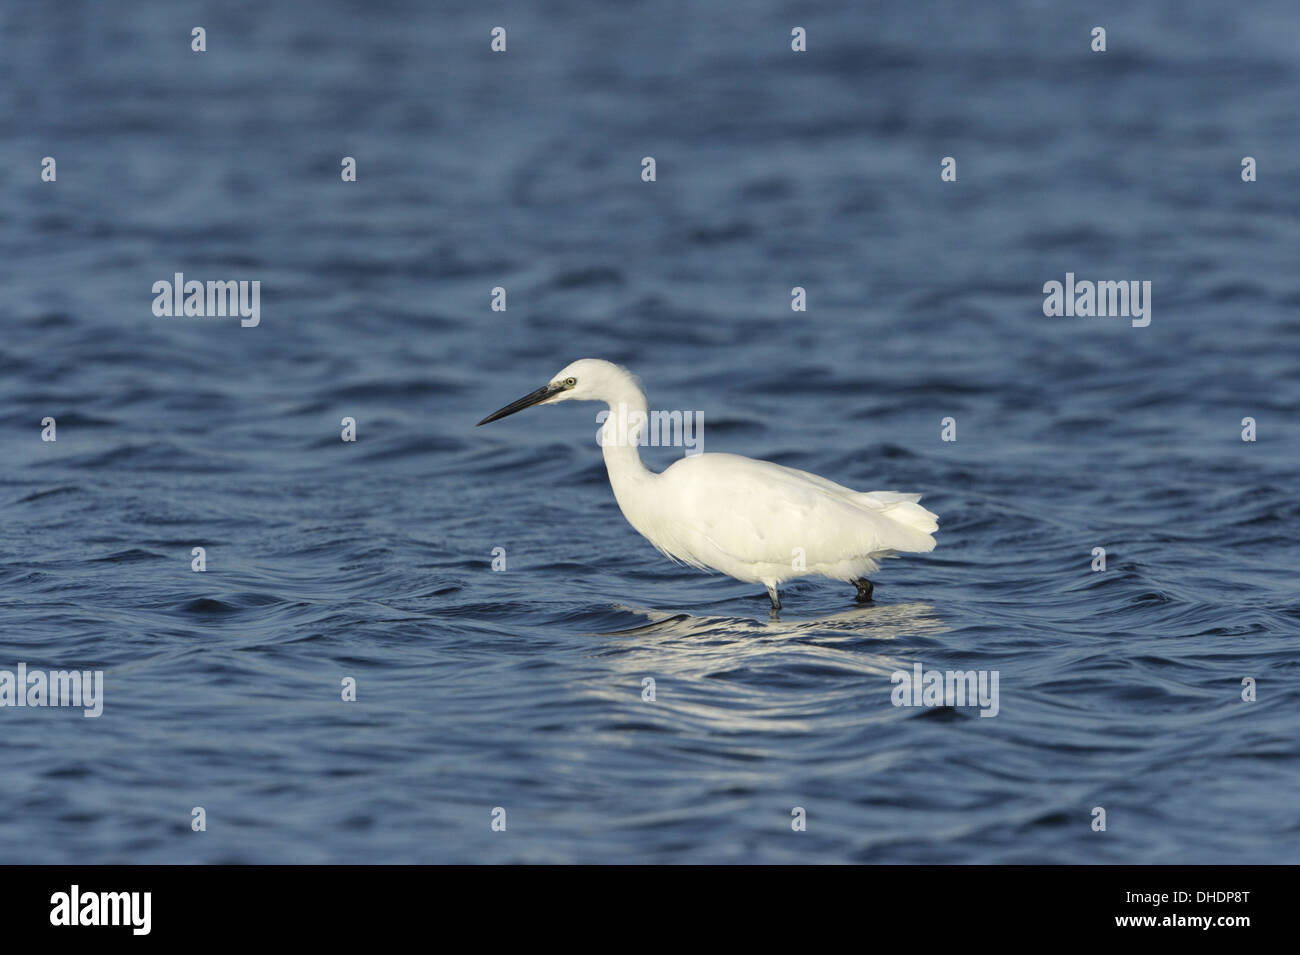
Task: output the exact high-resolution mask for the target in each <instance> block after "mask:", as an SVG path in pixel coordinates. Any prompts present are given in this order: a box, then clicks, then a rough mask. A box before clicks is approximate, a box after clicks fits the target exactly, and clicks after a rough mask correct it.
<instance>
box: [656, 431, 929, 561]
mask: <svg viewBox="0 0 1300 955" xmlns="http://www.w3.org/2000/svg"><path fill="white" fill-rule="evenodd" d="M692 460H694V461H695V462H697V463H693V464H692V463H689V462H691V461H692ZM683 465H685V466H683ZM664 477H665V478H667V479H668V480H667V481H666V482H665V491H666V497H667V498H668V499H669V500H670V502H671V503H669V501H664V502H661V503H664V504H666V505H667V506H665V507H664V508H663V509H662V510H661V512H660V513H661V514H662V515H663V517H662V531H661V533H662V535H663V537H664V538H665V541H666V543H668V545H669V546H668V547H666V548H663V549H665V551H666V552H669V553H672V554H673V556H676V557H677V558H678V559H681V560H685V561H686V562H687V563H692V564H696V565H697V566H698V565H701V564H703V565H708V566H715V565H716V560H710V559H709V557H710V554H709V551H710V550H716V551H717V552H720V553H721V554H724V555H727V556H728V557H730V558H731V559H733V560H735V561H738V562H741V563H770V564H776V565H782V566H787V565H789V564H790V563H791V561H792V560H793V559H794V556H795V554H796V550H795V549H796V548H799V549H801V552H802V554H803V555H804V558H805V559H806V561H807V563H808V564H809V565H814V564H818V563H823V562H835V561H840V560H843V559H845V558H846V557H849V556H856V555H861V556H867V555H871V554H882V553H887V552H890V551H893V550H906V549H912V548H910V547H907V546H906V544H908V543H917V542H918V541H916V540H908V539H906V538H908V535H907V534H906V533H904V534H901V535H900V534H899V533H897V531H898V530H900V528H898V526H897V524H896V523H895V522H894V521H893V520H892V519H891V518H890V517H889V516H888V514H887V513H886V511H887V509H888V506H889V504H890V503H892V502H885V501H879V502H872V503H868V502H866V501H859V500H858V498H860V497H862V496H863V495H861V494H860V493H859V492H856V491H852V490H850V489H849V488H845V487H842V486H841V485H838V484H835V483H834V482H832V481H828V480H826V479H825V478H820V477H818V476H817V475H813V474H807V473H806V472H803V471H797V470H795V469H793V468H786V467H782V466H781V465H778V464H772V463H770V462H767V461H755V460H752V459H750V458H743V457H739V456H738V455H728V454H706V455H698V456H696V458H695V459H692V458H684V459H682V461H679V462H677V463H675V464H674V465H673V466H672V467H670V468H669V469H668V470H667V471H665V472H664ZM886 493H890V492H886ZM898 496H899V497H900V498H902V497H910V496H906V495H898ZM912 506H916V507H919V505H912ZM927 513H928V512H927ZM930 546H931V547H932V546H933V544H930ZM926 549H928V548H926Z"/></svg>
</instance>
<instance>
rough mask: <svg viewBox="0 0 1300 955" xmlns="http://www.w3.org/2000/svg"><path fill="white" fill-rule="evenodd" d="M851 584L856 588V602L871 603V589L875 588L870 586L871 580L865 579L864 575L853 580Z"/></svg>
mask: <svg viewBox="0 0 1300 955" xmlns="http://www.w3.org/2000/svg"><path fill="white" fill-rule="evenodd" d="M853 586H854V587H857V588H858V603H860V604H869V603H871V591H873V590H875V589H876V588H875V587H873V586H872V584H871V581H869V580H867V578H865V577H859V578H858V579H857V580H855V581H853Z"/></svg>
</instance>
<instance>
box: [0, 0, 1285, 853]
mask: <svg viewBox="0 0 1300 955" xmlns="http://www.w3.org/2000/svg"><path fill="white" fill-rule="evenodd" d="M1134 6H1135V5H1133V4H1130V3H1126V2H1101V3H1095V4H1090V5H1089V7H1090V9H1089V10H1087V12H1083V10H1082V9H1081V8H1079V7H1078V5H1077V4H1071V3H1047V2H1027V0H1025V2H1012V3H1002V4H996V5H995V4H979V5H972V4H968V3H959V2H940V0H907V2H905V3H897V4H862V3H857V2H844V3H818V4H816V5H805V4H801V3H794V2H777V0H755V2H747V3H745V4H738V3H737V4H732V3H710V4H701V3H685V2H681V3H655V4H651V3H648V2H643V3H619V4H596V3H589V4H588V3H578V2H540V3H539V2H523V0H519V2H513V3H496V4H491V5H482V4H464V5H455V6H453V5H450V4H436V3H425V2H414V0H413V2H409V3H386V4H378V5H376V4H370V3H362V2H355V3H351V2H343V0H331V2H328V3H314V4H310V5H307V4H301V5H299V4H284V5H268V4H262V3H243V4H238V3H236V4H203V3H186V2H180V3H176V2H171V0H166V2H163V0H157V2H147V3H134V4H129V5H116V4H113V5H100V4H95V3H84V4H83V3H68V4H62V3H61V4H36V5H21V4H10V5H6V6H5V7H4V8H3V12H2V13H0V44H2V48H0V161H2V163H3V168H4V170H5V171H6V172H5V175H4V181H3V187H2V188H0V226H2V227H0V243H3V248H2V249H0V253H2V254H0V287H2V288H3V307H4V314H3V320H4V325H5V334H4V336H3V339H2V340H0V401H2V403H3V409H4V411H3V415H2V416H0V448H2V450H3V465H0V502H2V504H3V517H4V520H3V522H0V669H10V670H12V669H14V668H15V667H16V666H17V665H18V664H19V663H20V662H22V663H25V664H26V665H27V666H28V668H29V669H37V668H46V669H63V668H77V669H90V670H93V669H102V670H103V671H104V680H105V691H104V692H105V701H104V712H103V715H102V716H101V717H100V718H98V719H86V718H83V717H82V715H81V712H80V710H73V709H56V708H44V709H37V708H24V709H17V708H0V755H2V756H3V767H4V769H3V772H0V861H5V862H105V863H108V862H439V861H450V862H478V861H483V862H577V861H585V862H630V861H649V862H949V861H950V862H1088V863H1095V862H1165V863H1171V862H1172V863H1203V862H1283V861H1286V862H1297V861H1300V795H1298V793H1300V755H1298V749H1300V746H1298V744H1297V727H1298V725H1300V719H1298V710H1300V688H1298V687H1297V679H1298V678H1300V666H1298V665H1297V659H1298V657H1297V628H1298V627H1300V599H1298V596H1297V588H1296V572H1297V567H1298V566H1300V545H1298V544H1297V541H1296V537H1297V518H1300V505H1298V504H1297V498H1296V489H1297V481H1296V475H1297V465H1300V450H1298V449H1300V361H1298V358H1300V270H1298V269H1297V249H1298V248H1300V218H1298V215H1297V214H1298V213H1300V164H1298V158H1300V124H1298V120H1300V116H1298V109H1297V104H1298V103H1300V97H1298V96H1297V90H1298V85H1300V44H1297V37H1298V36H1300V7H1298V6H1297V5H1296V4H1295V3H1294V2H1293V0H1262V2H1261V0H1256V2H1248V3H1245V4H1220V3H1213V2H1209V0H1205V2H1188V0H1161V2H1154V3H1146V4H1142V5H1141V9H1134ZM195 26H203V27H204V28H205V29H206V30H207V47H208V49H207V52H206V53H202V54H199V53H195V52H193V51H192V50H191V49H190V31H191V29H192V28H193V27H195ZM495 26H504V27H505V28H506V29H507V44H508V47H507V52H506V53H504V54H497V53H493V52H492V51H491V50H490V48H489V43H490V31H491V29H492V28H493V27H495ZM795 26H802V27H804V28H806V30H807V33H808V51H807V52H806V53H801V54H800V53H794V52H792V51H791V49H790V31H791V29H792V28H793V27H795ZM1094 26H1104V27H1105V28H1106V29H1107V31H1108V37H1107V46H1108V50H1107V52H1105V53H1095V52H1093V51H1092V50H1090V48H1089V47H1090V31H1091V29H1092V28H1093V27H1094ZM46 156H51V157H54V158H55V159H56V161H57V180H56V181H55V182H52V183H50V182H42V181H40V163H41V159H42V158H43V157H46ZM344 156H352V157H355V158H356V160H357V170H358V179H357V181H356V182H354V183H344V182H342V181H341V177H340V162H341V160H342V158H343V157H344ZM646 156H653V157H655V159H656V161H657V181H655V182H653V183H647V182H643V181H642V180H641V168H642V166H641V160H642V158H643V157H646ZM945 156H951V157H953V158H955V159H956V161H957V174H958V178H957V181H956V182H942V181H941V180H940V161H941V160H942V158H943V157H945ZM1245 156H1251V157H1254V159H1255V160H1256V162H1257V164H1258V181H1257V182H1253V183H1247V182H1243V181H1242V178H1241V161H1242V158H1243V157H1245ZM176 272H182V273H185V275H186V277H187V278H194V279H199V280H208V279H213V280H216V279H222V280H225V279H232V280H257V281H259V282H261V290H262V291H261V324H260V325H259V326H257V327H256V328H243V327H241V326H240V324H239V322H238V320H236V319H231V318H159V317H155V316H154V314H153V312H152V307H151V306H152V302H153V298H154V295H153V293H152V291H151V289H152V286H153V283H155V282H157V281H160V280H170V279H171V278H172V276H173V274H174V273H176ZM1067 272H1073V273H1075V275H1076V276H1077V277H1078V278H1079V279H1092V280H1100V279H1114V280H1144V281H1150V282H1151V283H1152V289H1153V292H1152V297H1153V301H1152V312H1151V317H1152V321H1151V324H1150V326H1149V327H1146V328H1134V327H1132V326H1131V324H1130V323H1129V321H1127V320H1124V319H1113V318H1111V319H1103V318H1066V317H1053V318H1049V317H1046V316H1045V315H1044V314H1043V292H1042V288H1043V284H1044V283H1045V282H1048V281H1052V280H1057V281H1063V280H1064V278H1065V274H1066V273H1067ZM498 286H499V287H502V288H504V289H506V293H507V304H508V308H507V310H506V311H504V312H501V311H493V310H492V309H491V307H490V304H491V293H492V289H493V288H495V287H498ZM795 286H800V287H802V288H804V289H806V291H807V302H808V309H807V311H806V312H802V313H796V312H793V311H792V310H791V307H790V302H791V289H792V288H793V287H795ZM581 357H599V358H606V359H609V360H611V361H616V362H619V363H621V364H625V365H627V366H628V367H629V368H630V369H631V370H633V371H634V372H635V373H637V374H638V375H639V376H640V377H641V378H642V380H643V382H644V383H645V385H646V388H647V391H648V394H649V398H650V402H651V406H652V407H657V408H666V409H680V410H688V411H697V412H699V413H701V414H702V415H703V416H704V421H705V432H704V446H705V450H711V451H724V450H725V451H732V452H738V453H741V454H748V455H753V456H756V457H761V458H765V459H768V460H773V461H777V462H780V463H783V464H788V465H791V466H794V467H798V468H804V469H807V470H811V471H814V472H816V473H819V474H824V475H826V476H827V477H829V478H831V479H833V480H836V481H839V482H841V483H844V484H847V485H850V486H852V487H855V488H861V489H897V490H905V491H915V492H920V493H922V494H924V495H925V503H926V505H927V506H929V507H930V508H931V509H932V510H934V511H936V512H937V513H938V514H939V515H940V516H941V522H942V527H941V531H940V533H939V535H938V540H939V546H938V548H937V549H936V550H935V552H934V553H933V554H931V555H926V556H921V557H910V558H904V559H903V560H899V561H890V562H888V565H887V566H886V567H885V568H884V569H882V571H881V573H880V574H879V576H878V577H877V578H876V583H877V590H876V604H875V606H873V607H867V608H858V607H855V605H854V604H853V602H852V599H851V598H852V596H853V593H852V588H850V587H848V586H846V585H844V584H834V583H830V582H827V581H818V580H809V581H805V582H800V583H798V584H795V585H792V586H790V587H788V588H787V589H786V590H785V591H784V593H783V599H784V602H785V611H784V612H783V613H782V614H781V616H780V618H779V619H777V620H772V619H769V616H768V611H767V602H766V599H765V598H762V599H755V598H756V595H757V594H759V593H760V592H761V589H762V588H761V587H757V586H754V585H748V584H743V583H739V582H736V581H733V580H730V579H728V578H723V577H718V576H708V575H705V574H702V573H700V572H698V571H694V570H691V569H689V568H684V567H680V566H676V565H674V564H672V563H670V562H669V561H668V560H666V559H665V558H663V557H662V556H660V555H659V554H658V553H657V552H656V551H655V550H654V549H653V548H652V547H651V546H650V545H649V544H648V543H647V542H646V541H644V540H643V539H642V538H641V537H639V536H638V535H637V534H636V533H635V532H634V531H633V530H632V529H631V528H630V527H629V526H628V525H627V524H626V522H625V521H624V520H623V518H622V516H621V514H620V513H619V510H618V508H617V505H616V503H615V501H614V499H613V495H612V493H611V491H610V489H609V485H608V482H607V479H606V476H605V472H604V467H603V464H602V461H601V456H600V452H599V449H598V448H597V446H596V443H595V440H594V437H593V435H594V432H595V428H596V424H595V418H594V416H595V412H596V411H597V410H598V409H597V406H595V405H586V404H569V405H564V406H562V407H560V408H555V409H536V410H533V411H530V412H528V413H526V414H525V415H522V416H519V417H515V418H509V419H507V420H505V421H502V422H498V423H494V424H492V425H491V426H489V427H485V428H482V429H477V430H476V429H475V428H474V423H475V422H476V421H477V420H478V419H479V418H480V417H482V416H483V415H485V414H487V413H488V412H490V411H492V410H494V409H496V408H497V407H499V406H501V405H503V404H505V403H506V402H508V401H510V400H511V399H514V398H516V397H518V396H519V395H521V394H524V393H526V392H528V391H531V390H532V389H534V388H536V387H537V386H539V385H541V384H543V383H544V382H546V381H547V380H548V379H549V378H551V377H552V376H553V375H554V374H555V373H556V372H557V371H558V370H559V369H560V368H561V367H563V366H564V365H565V364H567V363H568V362H569V361H571V360H573V359H575V358H581ZM46 416H49V417H53V418H55V419H56V421H57V441H55V442H52V443H51V442H46V441H42V440H41V421H42V419H43V418H45V417H46ZM344 417H353V418H355V420H356V422H357V429H358V431H357V433H358V440H357V441H356V442H355V443H345V442H343V441H342V440H341V439H340V431H341V426H340V422H341V421H342V419H343V418H344ZM946 417H952V418H953V419H954V420H955V422H956V427H957V440H956V441H955V442H945V441H943V440H941V435H940V431H941V425H940V423H941V421H942V419H944V418H946ZM1245 417H1251V418H1254V419H1255V421H1256V426H1257V434H1258V440H1256V441H1255V442H1246V441H1243V440H1242V424H1241V422H1242V419H1243V418H1245ZM680 454H681V449H680V448H677V449H674V448H651V449H647V452H646V457H647V459H648V461H650V462H651V463H652V464H653V466H655V467H656V468H662V467H663V466H666V465H667V464H668V463H670V462H671V461H672V460H673V458H674V457H676V456H679V455H680ZM196 546H202V547H204V548H206V552H207V569H206V571H205V572H203V573H196V572H194V571H193V570H191V549H192V548H193V547H196ZM1096 547H1104V548H1105V549H1106V552H1107V567H1106V570H1105V571H1103V572H1094V571H1093V570H1092V561H1093V557H1092V554H1093V549H1094V548H1096ZM494 548H504V552H505V554H506V562H507V563H506V566H507V569H506V570H505V572H495V571H493V570H492V567H491V561H492V553H493V550H494ZM917 663H920V664H921V665H922V666H923V667H924V668H927V669H938V670H948V669H959V670H988V671H997V673H998V674H999V676H1000V712H999V713H998V715H997V716H996V717H995V718H980V717H979V716H978V715H977V712H978V711H977V710H975V709H972V708H968V707H967V708H962V707H952V708H928V709H927V708H899V707H895V706H893V705H892V703H891V690H892V689H893V684H892V683H891V680H890V675H891V674H892V673H893V672H894V671H895V670H898V669H905V670H911V668H912V667H913V665H914V664H917ZM646 677H652V678H653V679H654V680H655V681H656V683H655V685H656V699H655V701H654V702H645V701H643V699H642V681H643V680H644V679H645V678H646ZM345 678H353V679H355V680H356V681H357V693H358V699H357V701H356V702H355V703H345V702H343V701H342V700H341V681H343V680H344V679H345ZM1245 678H1252V679H1253V680H1255V681H1256V682H1257V694H1258V698H1257V700H1256V701H1254V702H1245V701H1243V700H1242V681H1243V679H1245ZM195 807H203V808H204V809H205V810H206V814H207V831H206V832H193V831H191V812H192V810H193V809H194V808H195ZM494 807H502V808H504V809H505V810H506V813H507V820H508V823H507V829H506V831H505V832H494V831H492V828H491V822H492V810H493V808H494ZM794 807H803V808H804V809H805V810H806V813H807V820H808V825H807V831H805V832H796V831H793V829H792V826H791V819H792V817H791V810H792V809H793V808H794ZM1095 807H1101V808H1104V809H1105V810H1106V817H1107V826H1106V830H1105V831H1104V832H1099V831H1094V830H1093V828H1092V825H1091V823H1092V820H1093V809H1094V808H1095Z"/></svg>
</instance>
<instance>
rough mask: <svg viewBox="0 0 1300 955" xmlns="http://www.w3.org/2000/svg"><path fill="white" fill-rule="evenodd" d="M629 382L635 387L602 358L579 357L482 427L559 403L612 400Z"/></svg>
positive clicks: (625, 374) (624, 375)
mask: <svg viewBox="0 0 1300 955" xmlns="http://www.w3.org/2000/svg"><path fill="white" fill-rule="evenodd" d="M629 383H633V384H634V383H635V379H634V378H633V377H632V376H631V374H629V373H628V372H627V371H625V370H624V369H622V368H620V367H619V366H618V365H615V364H613V363H612V362H608V361H602V360H601V359H599V358H579V359H578V360H577V361H575V362H570V363H569V364H567V365H565V366H564V367H563V368H561V369H560V372H559V374H557V375H556V376H555V377H554V378H552V379H551V380H550V381H548V382H547V383H546V384H544V385H542V387H540V388H538V389H537V390H536V391H534V392H532V393H531V394H527V395H524V396H523V397H522V398H520V399H519V400H518V401H512V402H510V404H508V405H506V406H505V407H504V408H502V409H501V410H500V411H494V412H492V414H490V415H488V416H487V417H486V418H484V419H483V420H482V421H480V422H479V424H487V423H488V422H489V421H496V420H497V419H498V418H504V417H505V416H506V415H512V414H514V413H515V412H516V411H523V410H524V409H525V408H531V407H532V406H533V405H540V404H555V403H556V402H559V401H608V400H609V399H610V397H611V396H613V395H616V394H620V393H621V391H622V390H623V389H625V388H626V386H627V385H628V384H629Z"/></svg>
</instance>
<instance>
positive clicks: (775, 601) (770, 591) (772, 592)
mask: <svg viewBox="0 0 1300 955" xmlns="http://www.w3.org/2000/svg"><path fill="white" fill-rule="evenodd" d="M767 595H768V596H769V597H771V598H772V613H776V612H777V611H778V610H780V609H781V598H780V597H778V596H777V593H776V588H775V587H768V588H767Z"/></svg>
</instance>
